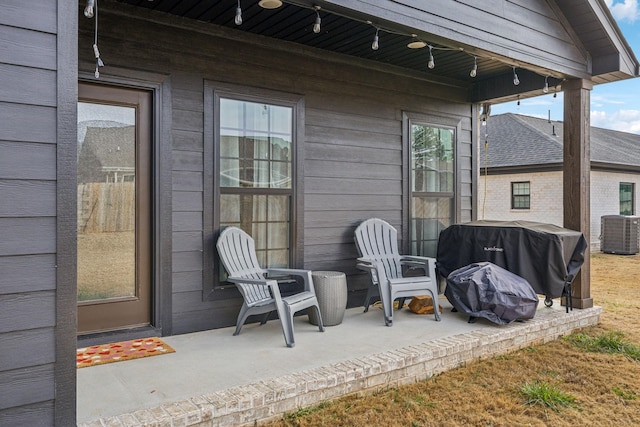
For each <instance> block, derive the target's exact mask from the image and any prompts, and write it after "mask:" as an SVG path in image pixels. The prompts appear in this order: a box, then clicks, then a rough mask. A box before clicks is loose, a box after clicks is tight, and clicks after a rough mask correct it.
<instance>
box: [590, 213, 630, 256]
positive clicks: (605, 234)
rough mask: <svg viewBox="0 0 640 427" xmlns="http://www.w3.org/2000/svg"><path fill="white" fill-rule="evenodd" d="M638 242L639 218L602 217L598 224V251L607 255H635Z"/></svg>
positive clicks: (625, 216) (621, 216)
mask: <svg viewBox="0 0 640 427" xmlns="http://www.w3.org/2000/svg"><path fill="white" fill-rule="evenodd" d="M638 240H640V217H637V216H627V215H604V216H603V217H601V222H600V250H602V252H605V253H608V254H623V255H635V254H637V253H638Z"/></svg>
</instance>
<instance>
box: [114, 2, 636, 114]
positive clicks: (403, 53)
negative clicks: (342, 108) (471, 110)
mask: <svg viewBox="0 0 640 427" xmlns="http://www.w3.org/2000/svg"><path fill="white" fill-rule="evenodd" d="M116 1H117V2H120V3H126V4H129V5H132V6H136V7H141V8H146V9H152V10H155V11H157V12H162V13H167V14H170V15H175V16H180V17H184V18H188V19H193V20H197V21H202V22H207V23H211V24H215V25H219V26H222V27H227V28H232V29H234V30H239V31H243V32H248V33H253V34H258V35H261V36H266V37H271V38H275V39H279V40H284V41H288V42H293V43H298V44H302V45H305V46H309V47H313V48H318V49H322V50H326V51H331V52H335V53H340V54H345V55H350V56H353V57H358V58H362V59H366V60H371V61H376V62H379V63H383V64H387V65H393V66H396V67H400V68H403V69H407V70H412V71H414V72H418V73H420V74H422V75H423V76H424V78H426V79H431V80H434V81H440V82H443V83H451V84H454V85H457V86H462V87H465V86H466V87H468V88H469V90H470V91H469V93H470V100H471V101H472V102H481V101H483V100H485V99H486V100H488V99H491V98H492V97H493V98H494V99H496V100H497V99H498V98H501V100H507V99H508V98H511V99H513V98H515V97H516V96H519V97H521V98H527V97H530V96H537V95H541V94H542V92H541V88H542V85H543V83H544V76H545V75H553V76H555V77H552V78H549V86H550V87H551V90H552V91H553V90H555V89H557V87H556V85H559V84H560V83H561V81H562V79H566V78H571V77H572V76H568V75H563V74H561V73H557V72H554V73H550V71H549V70H548V69H545V68H542V67H540V66H538V65H535V64H522V62H518V61H514V60H512V59H510V58H506V57H502V56H500V55H497V54H496V53H494V52H489V51H485V50H482V49H479V48H477V47H474V46H465V45H463V44H461V43H459V42H454V41H451V40H448V39H446V38H444V37H442V36H438V35H437V34H428V33H424V32H423V33H419V34H417V38H416V37H413V36H412V34H415V33H416V30H414V29H412V28H409V27H406V26H402V25H399V24H395V23H393V22H391V21H384V20H381V19H378V18H372V17H371V15H367V14H366V13H364V12H359V11H356V10H354V9H357V8H355V7H354V9H347V8H345V7H341V6H339V4H340V3H341V2H337V3H336V2H334V1H330V2H324V1H322V0H319V1H317V0H316V1H314V0H285V1H286V2H283V5H282V6H281V7H279V8H276V9H265V8H263V7H261V6H259V5H258V0H241V1H240V5H241V7H242V21H243V22H242V24H241V25H236V24H235V23H234V17H235V12H236V8H237V5H238V2H237V0H219V1H202V0H116ZM325 4H326V9H325V8H322V7H321V9H320V10H319V13H320V16H321V18H322V22H321V31H320V32H319V33H318V34H316V33H314V32H313V30H312V28H313V24H314V22H315V19H316V11H315V10H314V9H313V8H314V5H320V6H324V5H325ZM355 4H356V3H354V5H355ZM569 6H570V7H571V10H572V11H576V10H579V11H580V14H579V15H580V19H578V18H575V17H573V21H575V22H569V21H567V22H568V23H569V25H572V26H573V25H575V26H576V27H575V28H574V29H573V31H574V34H575V36H576V39H577V40H579V41H578V42H577V43H579V44H582V45H583V46H585V47H587V50H589V51H591V48H590V47H589V46H591V47H593V49H595V51H594V52H590V53H591V55H592V57H593V55H596V56H598V55H603V56H604V57H605V58H608V59H609V61H611V60H613V61H616V58H618V55H617V54H618V52H617V49H616V48H620V46H615V45H614V43H613V42H612V40H611V34H607V33H606V31H605V30H606V29H605V28H604V27H603V26H602V25H594V24H596V23H598V18H597V17H596V15H594V9H593V8H592V7H589V6H588V5H586V4H584V3H581V4H576V3H575V1H574V2H572V1H569V0H567V1H562V2H558V9H556V10H558V11H559V13H564V12H566V9H567V7H569ZM576 14H577V13H576ZM576 14H574V15H576ZM371 20H373V22H371ZM600 24H602V23H600ZM613 25H614V26H615V22H614V23H613ZM376 27H378V28H380V31H379V45H380V48H379V49H378V50H373V49H372V48H371V44H372V41H373V38H374V35H375V33H376ZM614 32H615V29H614ZM417 39H420V40H423V41H425V42H427V43H428V44H430V45H432V46H433V47H434V50H433V56H434V59H435V63H436V66H435V67H434V68H433V69H429V68H427V62H428V60H429V48H428V47H424V48H422V49H410V48H408V47H407V44H408V43H410V42H412V41H416V40H417ZM623 41H624V40H623ZM585 42H588V43H587V44H586V45H585ZM596 42H597V43H596ZM625 43H626V42H625ZM625 43H623V44H625ZM625 47H626V48H628V45H626V46H623V47H622V50H625ZM629 52H630V50H629ZM627 53H628V52H627ZM630 54H631V56H633V53H632V52H631V53H630ZM474 56H477V58H476V59H475V60H476V61H477V76H476V77H471V76H470V71H471V69H472V67H473V65H474ZM595 59H596V58H595V57H594V62H595V63H596V67H597V61H595ZM634 59H635V58H634ZM512 64H517V66H518V68H519V70H521V72H522V73H523V74H520V71H519V72H518V75H519V76H520V79H521V81H523V83H524V84H522V85H520V86H519V87H514V86H513V85H510V84H509V85H508V86H510V87H506V88H505V87H502V88H501V89H500V90H497V91H496V90H495V88H496V85H498V86H505V85H504V83H507V82H511V79H512V73H513V69H512ZM523 76H524V77H530V76H531V77H536V78H535V79H534V80H535V83H533V84H527V82H526V81H527V80H528V79H526V78H525V79H523V78H522V77H523ZM628 77H629V76H624V75H623V73H618V74H616V73H613V74H612V73H610V72H609V73H608V74H606V75H603V76H596V77H595V78H594V83H596V84H597V83H604V82H606V81H612V80H618V79H622V78H628ZM529 81H530V80H529ZM541 82H542V83H541Z"/></svg>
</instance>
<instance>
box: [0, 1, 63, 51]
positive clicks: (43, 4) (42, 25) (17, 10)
mask: <svg viewBox="0 0 640 427" xmlns="http://www.w3.org/2000/svg"><path fill="white" fill-rule="evenodd" d="M57 14H58V8H57V2H56V1H53V0H43V1H38V2H33V4H30V5H29V7H24V1H23V0H2V2H0V25H2V24H4V25H9V26H13V27H17V28H25V29H30V30H35V31H42V32H45V33H56V31H57V29H58V28H57V22H58V20H57V18H58V15H57ZM54 46H55V43H54Z"/></svg>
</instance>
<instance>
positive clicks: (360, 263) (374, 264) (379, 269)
mask: <svg viewBox="0 0 640 427" xmlns="http://www.w3.org/2000/svg"><path fill="white" fill-rule="evenodd" d="M356 261H357V263H356V268H358V269H359V270H363V271H368V272H369V274H371V280H372V281H373V283H374V284H380V280H383V281H386V280H387V272H386V271H385V269H384V266H383V265H382V263H381V262H380V261H376V260H374V259H368V258H357V259H356Z"/></svg>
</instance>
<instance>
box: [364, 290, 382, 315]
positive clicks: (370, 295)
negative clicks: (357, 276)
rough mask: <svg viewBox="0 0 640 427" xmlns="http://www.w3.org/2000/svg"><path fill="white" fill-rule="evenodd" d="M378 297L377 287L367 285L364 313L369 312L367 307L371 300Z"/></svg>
mask: <svg viewBox="0 0 640 427" xmlns="http://www.w3.org/2000/svg"><path fill="white" fill-rule="evenodd" d="M377 296H379V292H378V286H377V285H369V289H368V290H367V299H365V300H364V312H365V313H366V312H367V311H369V306H370V305H371V299H372V298H375V297H377Z"/></svg>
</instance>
